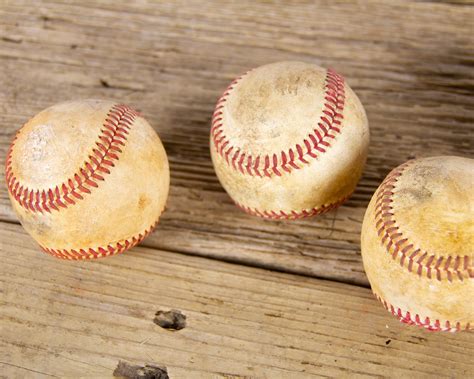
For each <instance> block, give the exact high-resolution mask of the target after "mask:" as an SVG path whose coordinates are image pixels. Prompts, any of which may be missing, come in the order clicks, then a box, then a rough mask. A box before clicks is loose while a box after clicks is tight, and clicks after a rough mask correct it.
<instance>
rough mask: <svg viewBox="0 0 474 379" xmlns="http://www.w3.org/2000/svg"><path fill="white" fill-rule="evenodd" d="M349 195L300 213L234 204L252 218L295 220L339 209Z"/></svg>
mask: <svg viewBox="0 0 474 379" xmlns="http://www.w3.org/2000/svg"><path fill="white" fill-rule="evenodd" d="M349 197H350V195H348V196H346V197H344V198H342V199H340V200H338V201H336V202H335V203H331V204H328V205H322V206H321V207H315V208H311V209H304V210H302V211H295V210H292V211H289V212H285V211H282V210H277V211H272V210H259V209H257V208H250V207H247V206H246V205H243V204H240V203H238V202H235V204H236V205H237V206H238V207H239V208H240V209H242V210H243V211H244V212H246V213H248V214H250V215H252V216H258V217H263V218H267V219H272V220H296V219H300V218H306V217H312V216H316V215H319V214H323V213H326V212H329V211H330V210H332V209H335V208H337V207H339V206H340V205H341V204H342V203H344V202H345V201H346V200H347V199H348V198H349Z"/></svg>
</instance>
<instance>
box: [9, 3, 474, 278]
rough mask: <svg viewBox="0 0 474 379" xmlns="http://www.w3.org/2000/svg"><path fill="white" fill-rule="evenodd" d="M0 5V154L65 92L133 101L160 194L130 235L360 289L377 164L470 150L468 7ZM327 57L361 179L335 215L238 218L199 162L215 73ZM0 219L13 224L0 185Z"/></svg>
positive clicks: (219, 86) (226, 76)
mask: <svg viewBox="0 0 474 379" xmlns="http://www.w3.org/2000/svg"><path fill="white" fill-rule="evenodd" d="M2 4H3V5H2V6H1V7H0V70H1V75H0V87H1V88H2V91H1V92H0V109H1V112H0V123H1V125H2V126H3V128H1V130H0V157H1V159H2V160H3V158H4V156H5V152H6V149H7V148H8V143H9V141H10V139H11V137H12V135H13V133H14V131H15V129H16V128H18V127H19V126H20V125H21V124H22V123H23V122H25V121H26V120H27V119H28V118H29V117H31V116H32V115H34V114H35V113H36V112H38V111H39V110H41V109H43V108H45V107H47V106H49V105H51V104H53V103H56V102H59V101H63V100H68V99H74V98H86V97H95V98H114V99H117V100H118V101H124V102H129V103H131V104H132V105H133V106H135V107H137V108H139V109H141V110H142V111H143V112H144V114H145V115H146V117H147V118H148V119H149V121H150V122H151V123H152V124H153V125H154V126H155V128H156V129H157V131H158V132H159V134H160V136H161V137H162V139H163V142H164V144H165V147H166V149H167V152H168V154H169V158H170V162H171V170H172V189H171V196H170V199H169V204H168V211H167V212H166V214H165V216H164V217H163V220H162V222H161V225H160V227H159V229H158V231H157V232H156V233H154V234H153V235H152V236H151V237H150V238H149V239H147V240H146V241H145V245H146V246H150V247H156V248H163V249H168V250H174V251H182V252H187V253H189V254H198V255H204V256H209V257H216V258H219V259H224V260H232V261H236V262H241V263H245V264H250V265H259V266H263V267H267V268H273V269H278V270H283V271H290V272H295V273H302V274H306V275H315V276H319V277H323V278H331V279H336V280H341V281H346V282H351V283H357V284H362V285H367V280H366V278H365V275H364V273H363V269H362V264H361V259H360V254H359V233H360V226H361V220H362V217H363V214H364V209H365V206H366V205H367V203H368V200H369V198H370V196H371V194H372V193H373V191H374V190H375V188H376V187H377V185H378V184H379V182H380V181H381V180H382V179H383V177H384V176H385V175H386V174H387V173H388V171H389V170H390V169H391V168H392V167H394V166H396V165H398V164H399V163H401V162H403V161H405V160H406V159H407V158H409V157H413V156H427V155H442V154H455V155H462V156H472V155H473V152H474V124H473V123H472V119H473V117H474V101H473V97H472V93H473V88H474V81H473V77H472V69H473V63H474V55H473V51H474V39H473V33H472V22H471V20H472V19H473V17H474V8H473V7H469V6H464V5H452V4H433V3H427V2H422V3H408V2H403V1H392V2H390V3H383V2H365V1H364V2H352V3H350V4H347V3H342V2H325V1H320V2H314V3H313V2H299V3H298V5H297V6H290V5H287V4H285V3H283V2H282V3H280V2H272V3H271V4H270V3H256V2H251V1H249V2H236V3H232V2H231V3H226V4H223V3H216V2H211V1H209V2H202V1H199V2H182V3H178V2H173V4H158V3H149V4H147V3H132V4H124V3H120V2H115V1H104V2H101V3H100V5H98V4H97V3H96V2H94V1H84V2H80V4H79V3H76V4H69V3H68V2H59V1H58V2H47V1H42V2H36V3H35V6H34V7H33V6H31V4H30V3H29V2H22V1H6V2H3V3H2ZM284 59H297V60H305V61H311V62H315V63H319V64H321V65H324V66H331V67H334V68H335V69H336V70H338V71H340V72H341V73H342V74H344V75H345V76H346V77H347V78H348V81H349V83H350V85H351V86H352V87H353V88H354V89H355V90H356V92H357V93H358V94H359V96H360V98H361V100H362V101H363V103H364V104H365V106H366V108H367V112H368V116H369V120H370V125H371V132H372V141H371V147H370V152H369V160H368V164H367V168H366V170H365V173H364V176H363V178H362V180H361V182H360V185H359V187H358V189H357V191H356V193H355V195H354V196H353V198H352V199H351V200H350V201H349V202H348V203H347V205H344V206H343V207H342V208H340V209H339V210H338V211H337V212H333V213H330V214H328V215H325V216H321V217H319V218H315V219H312V220H307V221H298V222H292V223H285V222H270V221H262V220H259V219H254V218H252V217H250V216H246V215H244V214H242V213H241V212H240V211H239V210H237V209H236V208H235V207H234V206H233V205H232V204H231V201H230V199H229V198H228V197H227V195H226V194H225V193H224V192H223V189H222V188H221V186H220V185H219V183H218V181H217V178H216V176H215V174H214V172H213V169H212V164H211V161H210V157H209V151H208V133H209V122H210V116H211V113H212V110H213V106H214V103H215V101H216V99H217V97H218V96H219V94H220V93H221V92H222V90H223V89H224V88H225V87H226V85H227V83H228V82H229V81H230V80H231V79H232V78H233V77H235V76H237V75H238V74H240V73H242V72H244V71H246V70H248V69H249V68H251V67H255V66H258V65H261V64H264V63H268V62H271V61H276V60H284ZM0 218H1V219H4V220H15V217H14V215H13V214H12V211H11V208H10V207H9V204H8V200H7V194H6V190H5V186H4V183H3V181H2V183H1V184H0Z"/></svg>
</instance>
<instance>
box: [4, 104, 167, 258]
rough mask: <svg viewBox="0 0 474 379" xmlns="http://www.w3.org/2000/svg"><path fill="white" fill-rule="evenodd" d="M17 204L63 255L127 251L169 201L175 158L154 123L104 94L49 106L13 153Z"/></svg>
mask: <svg viewBox="0 0 474 379" xmlns="http://www.w3.org/2000/svg"><path fill="white" fill-rule="evenodd" d="M5 174H6V182H7V187H8V192H9V196H10V200H11V202H12V205H13V208H14V210H15V212H16V214H17V216H18V218H19V220H20V222H21V223H22V225H23V226H24V228H25V229H26V230H27V231H28V233H29V234H30V235H31V236H32V237H33V238H34V239H35V240H36V241H37V242H38V243H39V245H40V246H41V248H42V249H43V250H44V251H45V252H47V253H49V254H51V255H54V256H56V257H58V258H63V259H88V258H98V257H104V256H108V255H114V254H118V253H122V252H123V251H125V250H126V249H128V248H130V247H132V246H134V245H136V244H137V243H139V242H140V241H141V240H143V238H145V237H146V236H147V235H148V234H149V233H150V232H151V230H152V228H153V227H154V226H155V224H156V223H157V221H158V218H159V216H160V215H161V213H162V211H163V208H164V206H165V202H166V199H167V197H168V189H169V168H168V160H167V157H166V153H165V150H164V148H163V145H162V144H161V141H160V139H159V137H158V136H157V134H156V133H155V131H154V130H153V129H152V128H151V126H150V125H149V124H148V122H147V121H146V120H145V119H144V118H143V117H142V116H141V115H140V114H139V113H138V112H136V111H135V110H133V109H132V108H131V107H129V106H127V105H123V104H119V103H113V102H109V101H101V100H83V101H71V102H65V103H61V104H57V105H54V106H52V107H50V108H47V109H45V110H43V111H42V112H40V113H39V114H37V115H36V116H35V117H33V118H32V119H31V120H29V121H28V122H27V123H26V124H25V125H24V126H23V127H22V128H21V129H20V130H19V131H18V133H17V134H16V136H15V138H14V141H13V142H12V144H11V146H10V149H9V151H8V154H7V160H6V171H5Z"/></svg>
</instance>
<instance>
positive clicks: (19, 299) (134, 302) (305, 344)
mask: <svg viewBox="0 0 474 379" xmlns="http://www.w3.org/2000/svg"><path fill="white" fill-rule="evenodd" d="M0 241H1V244H0V259H1V261H2V265H1V267H0V271H1V275H0V278H1V279H0V281H1V293H2V303H3V304H2V307H1V308H0V318H1V325H2V333H1V334H0V356H1V357H2V368H1V370H2V371H1V372H2V375H5V376H7V377H9V378H14V377H24V376H35V377H49V376H57V377H64V376H68V377H79V376H81V377H91V376H101V377H106V376H110V375H111V373H112V372H113V370H114V368H115V366H116V365H117V364H118V361H119V360H125V361H128V362H131V363H134V364H135V363H136V364H141V365H143V364H145V363H154V364H157V365H160V366H166V367H167V368H168V371H169V374H170V377H171V378H173V379H175V378H190V377H193V378H194V377H198V378H199V377H202V378H210V377H216V378H217V377H227V378H228V377H231V378H232V377H252V378H254V377H259V378H296V377H298V378H306V377H308V378H309V377H328V376H331V377H351V378H357V377H381V376H386V375H391V376H393V377H417V378H418V377H419V378H422V377H433V376H436V377H459V378H461V377H467V376H468V375H469V373H472V372H473V370H474V363H473V362H472V359H470V358H471V357H472V356H473V354H474V341H473V338H472V337H473V334H472V333H468V332H465V333H458V334H450V333H442V334H440V333H430V332H426V331H424V330H421V329H419V328H415V327H406V326H403V325H402V324H400V323H399V322H398V321H397V320H396V319H395V318H394V317H392V316H391V315H390V314H389V313H388V312H387V311H385V309H383V307H382V306H381V305H380V304H379V303H378V301H377V300H375V299H374V298H373V296H372V294H371V293H370V291H369V290H368V289H365V288H361V287H357V286H353V285H347V284H341V283H335V282H329V281H323V280H318V279H312V278H305V277H301V276H295V275H289V274H282V273H275V272H271V271H267V270H263V269H257V268H249V267H244V266H241V265H235V264H229V263H224V262H217V261H210V260H209V259H206V258H201V257H193V256H187V255H182V254H176V253H170V252H166V251H162V250H155V249H148V248H140V247H139V248H134V249H132V250H131V251H129V252H128V253H126V254H124V255H121V256H117V257H113V258H108V259H103V260H98V261H93V262H65V261H60V260H57V259H54V258H52V257H49V256H47V255H45V254H43V253H41V252H39V251H38V249H37V247H36V246H34V245H33V243H32V242H31V240H30V239H29V238H26V234H25V232H24V231H23V229H22V228H21V227H20V226H19V225H15V224H6V223H1V224H0ZM169 309H178V310H180V311H181V312H182V313H183V314H185V315H186V317H187V319H186V327H185V328H184V329H182V330H180V331H176V332H172V331H169V330H165V329H162V328H160V327H159V326H157V325H155V324H154V323H153V318H154V315H155V312H156V311H157V310H169ZM226 375H227V376H226Z"/></svg>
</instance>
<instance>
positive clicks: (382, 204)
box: [374, 160, 474, 282]
mask: <svg viewBox="0 0 474 379" xmlns="http://www.w3.org/2000/svg"><path fill="white" fill-rule="evenodd" d="M413 162H414V160H411V161H408V162H405V163H404V164H402V165H400V166H399V167H397V168H395V169H394V170H392V171H391V172H390V174H388V176H387V177H386V178H385V180H384V181H383V182H382V184H381V185H380V187H379V189H378V190H377V192H376V194H375V195H374V196H376V202H375V225H376V228H377V234H378V235H379V237H380V238H381V241H382V244H383V245H384V246H385V247H386V249H387V252H388V253H389V254H390V255H391V256H392V258H393V259H394V260H395V261H397V260H398V261H399V263H400V266H402V267H406V269H407V270H408V271H409V272H416V274H417V275H419V276H423V275H424V276H426V277H427V278H429V279H432V278H436V279H437V280H439V281H441V280H442V279H443V277H446V278H447V279H448V281H450V282H452V281H453V280H461V281H462V280H464V278H474V268H473V267H472V264H471V258H470V257H469V256H467V255H465V256H450V255H448V256H443V255H440V254H438V258H436V256H437V255H436V254H434V253H429V252H427V251H424V250H421V249H419V248H416V245H415V243H414V242H413V241H409V240H408V238H406V237H404V235H403V233H402V232H401V231H400V227H399V226H398V224H397V221H396V216H395V212H394V210H393V207H392V205H391V204H392V202H393V199H392V196H393V194H394V191H395V189H396V183H397V181H398V178H399V177H400V176H401V175H402V174H403V171H404V170H405V169H406V168H407V167H408V166H409V165H411V164H412V163H413Z"/></svg>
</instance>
